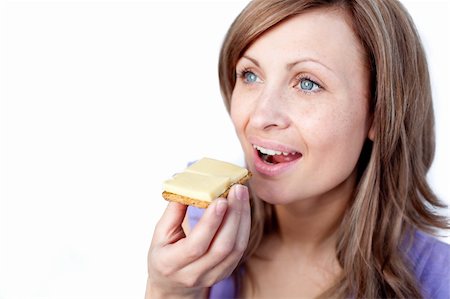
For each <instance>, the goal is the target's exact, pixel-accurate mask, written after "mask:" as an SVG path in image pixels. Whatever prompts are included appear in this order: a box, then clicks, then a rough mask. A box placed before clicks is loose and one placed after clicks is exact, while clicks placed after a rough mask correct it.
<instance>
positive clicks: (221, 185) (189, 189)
mask: <svg viewBox="0 0 450 299" xmlns="http://www.w3.org/2000/svg"><path fill="white" fill-rule="evenodd" d="M250 177H251V172H250V171H248V170H247V169H245V168H243V167H239V166H237V165H234V164H231V163H228V162H223V161H219V160H215V159H211V158H203V159H201V160H198V161H197V162H195V163H194V164H192V165H190V166H189V167H187V168H186V169H185V170H184V171H183V172H181V173H178V174H176V175H174V176H173V177H172V178H171V179H169V180H166V181H165V182H164V184H163V188H164V192H163V193H162V196H163V197H164V199H166V200H169V201H176V202H179V203H182V204H185V205H191V206H196V207H199V208H207V207H208V206H209V204H210V203H211V202H212V201H213V200H214V199H216V198H219V197H223V198H226V197H227V195H228V192H229V191H230V188H231V186H233V185H234V184H244V183H246V182H247V181H248V180H249V179H250Z"/></svg>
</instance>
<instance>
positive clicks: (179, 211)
mask: <svg viewBox="0 0 450 299" xmlns="http://www.w3.org/2000/svg"><path fill="white" fill-rule="evenodd" d="M186 210H187V206H186V205H183V204H180V203H178V202H173V201H169V203H168V205H167V207H166V209H165V211H164V213H163V215H162V216H161V219H159V221H158V223H157V224H156V227H155V233H154V235H153V241H156V242H158V243H159V242H162V243H165V244H168V243H173V242H175V241H177V240H178V239H180V238H182V237H184V236H185V235H184V231H183V228H182V227H181V224H182V223H183V220H184V216H185V215H186Z"/></svg>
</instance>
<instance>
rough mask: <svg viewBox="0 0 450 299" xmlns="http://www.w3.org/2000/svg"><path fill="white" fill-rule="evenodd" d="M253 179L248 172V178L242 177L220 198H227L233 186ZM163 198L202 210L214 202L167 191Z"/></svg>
mask: <svg viewBox="0 0 450 299" xmlns="http://www.w3.org/2000/svg"><path fill="white" fill-rule="evenodd" d="M251 177H252V173H251V172H250V171H248V173H247V175H246V176H244V177H242V178H241V179H240V180H239V181H237V182H236V183H233V184H232V185H230V186H229V187H228V188H227V190H225V192H223V193H222V194H221V195H220V196H219V197H220V198H227V196H228V193H229V192H230V189H231V187H232V186H233V185H236V184H241V185H242V184H245V183H246V182H247V181H248V180H249V179H250V178H251ZM162 196H163V198H164V199H165V200H167V201H175V202H178V203H181V204H184V205H188V206H194V207H197V208H202V209H206V208H207V207H208V206H209V205H210V204H211V203H212V201H204V200H199V199H195V198H190V197H187V196H183V195H179V194H174V193H170V192H166V191H164V192H163V193H162Z"/></svg>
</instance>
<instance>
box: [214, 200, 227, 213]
mask: <svg viewBox="0 0 450 299" xmlns="http://www.w3.org/2000/svg"><path fill="white" fill-rule="evenodd" d="M227 207H228V202H227V201H226V200H225V199H218V200H217V202H216V215H217V216H222V215H223V214H225V211H226V210H227Z"/></svg>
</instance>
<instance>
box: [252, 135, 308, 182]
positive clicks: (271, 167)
mask: <svg viewBox="0 0 450 299" xmlns="http://www.w3.org/2000/svg"><path fill="white" fill-rule="evenodd" d="M250 142H251V143H252V144H256V145H259V146H262V147H264V148H269V149H272V150H276V151H282V152H298V151H296V150H294V149H293V148H292V147H289V146H285V145H282V144H279V143H276V142H272V141H267V140H266V141H264V140H250ZM253 142H254V143H253ZM300 160H301V157H300V158H299V159H296V160H293V161H290V162H284V163H278V164H267V163H265V162H264V161H263V160H262V159H261V158H260V157H259V155H258V151H257V150H256V149H253V161H254V167H255V170H256V171H257V172H258V173H260V174H263V175H266V176H269V177H275V176H279V175H281V174H283V173H285V172H287V171H289V170H290V169H291V168H292V167H294V165H295V164H296V163H297V162H298V161H300Z"/></svg>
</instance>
